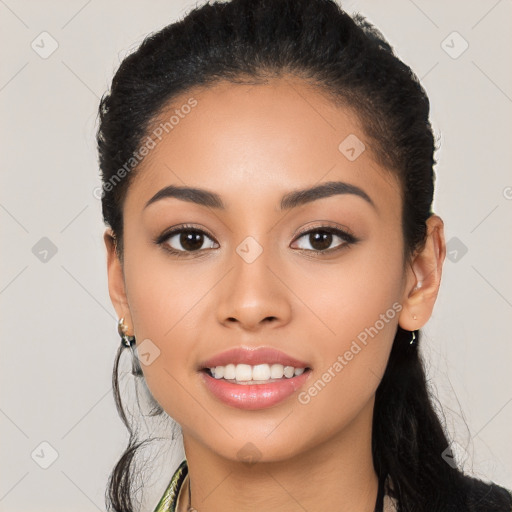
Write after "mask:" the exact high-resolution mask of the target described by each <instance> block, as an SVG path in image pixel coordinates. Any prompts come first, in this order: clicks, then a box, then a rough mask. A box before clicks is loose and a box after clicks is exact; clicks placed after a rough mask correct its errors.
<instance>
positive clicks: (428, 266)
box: [398, 214, 446, 331]
mask: <svg viewBox="0 0 512 512" xmlns="http://www.w3.org/2000/svg"><path fill="white" fill-rule="evenodd" d="M426 224H427V238H426V241H425V244H424V246H423V248H422V249H420V250H419V251H418V252H416V253H415V255H414V257H413V260H412V261H411V262H410V264H409V265H410V269H409V271H408V275H407V279H406V286H405V289H404V295H403V297H402V307H403V309H402V311H401V313H400V317H399V319H398V323H399V325H400V327H402V329H405V330H407V331H414V330H416V329H419V328H420V327H422V326H423V325H425V324H426V323H427V321H428V319H429V318H430V316H431V315H432V310H433V309H434V303H435V301H436V298H437V293H438V291H439V286H440V284H441V273H442V268H443V262H444V258H445V256H446V243H445V239H444V223H443V220H442V219H441V218H440V217H439V216H438V215H434V214H432V215H431V216H430V217H429V218H428V219H427V222H426Z"/></svg>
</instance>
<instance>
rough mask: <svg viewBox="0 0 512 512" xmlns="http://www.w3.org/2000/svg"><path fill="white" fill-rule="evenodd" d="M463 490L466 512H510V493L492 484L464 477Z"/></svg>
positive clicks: (511, 504) (511, 500)
mask: <svg viewBox="0 0 512 512" xmlns="http://www.w3.org/2000/svg"><path fill="white" fill-rule="evenodd" d="M463 490H464V494H465V501H466V507H467V510H468V512H511V511H512V491H510V490H509V489H506V488H505V487H501V486H500V485H498V484H495V483H494V482H485V481H483V480H479V479H478V478H474V477H470V476H468V475H464V476H463Z"/></svg>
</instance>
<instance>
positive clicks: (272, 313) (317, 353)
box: [120, 78, 415, 461]
mask: <svg viewBox="0 0 512 512" xmlns="http://www.w3.org/2000/svg"><path fill="white" fill-rule="evenodd" d="M194 100H195V101H196V102H197V104H196V103H195V102H194ZM185 104H188V105H194V106H193V107H191V108H181V107H180V106H182V105H185ZM173 105H174V106H173V108H172V109H171V110H169V111H168V112H163V113H162V115H161V116H160V119H159V122H160V121H162V123H165V122H166V121H169V119H170V118H171V116H173V115H175V116H177V117H175V118H174V119H173V121H172V128H170V126H171V124H168V125H167V129H166V130H165V129H164V130H163V136H161V140H159V139H158V138H155V140H156V145H155V147H153V148H152V149H150V152H149V154H148V155H147V157H146V158H145V160H144V161H143V163H142V164H141V166H140V167H139V169H138V170H137V173H138V174H137V175H136V177H135V179H134V181H133V182H132V184H131V186H130V188H129V190H128V193H127V196H126V201H125V203H124V210H123V213H124V286H125V293H126V299H127V307H128V308H129V310H128V311H127V312H125V313H124V315H125V318H127V319H128V322H127V323H128V325H130V326H133V333H134V334H135V336H136V339H137V345H138V350H139V354H141V359H142V363H143V364H142V365H141V366H142V369H143V372H144V376H145V378H146V381H147V384H148V387H149V389H150V391H151V393H152V394H153V396H154V397H155V398H156V400H157V401H158V402H159V403H160V404H161V406H162V407H163V408H164V409H165V411H166V412H167V413H168V414H169V415H170V416H171V417H173V418H174V419H175V420H176V421H177V422H178V423H179V424H180V425H181V426H182V429H183V434H184V436H185V439H187V438H188V439H190V440H194V442H195V443H198V444H201V445H202V446H203V447H205V448H207V449H210V450H212V451H213V452H216V453H218V454H220V455H222V456H223V457H226V458H228V459H232V460H235V459H240V458H243V457H245V456H246V455H248V456H250V455H251V454H250V453H244V450H246V451H248V450H249V448H248V446H249V445H247V443H248V442H250V443H252V444H251V449H252V450H254V451H255V452H256V453H257V455H256V456H257V457H258V458H259V459H260V460H262V461H263V460H269V461H270V460H274V461H277V460H285V459H289V458H291V457H293V456H297V455H300V454H301V453H304V452H305V451H306V450H308V449H310V448H312V447H314V446H318V445H319V444H320V443H324V442H325V441H328V440H329V439H333V438H334V437H336V436H339V435H342V433H343V432H344V431H345V430H346V429H349V428H353V427H354V425H356V426H358V428H364V429H369V428H370V426H369V425H370V422H371V414H372V409H373V398H374V394H375V391H376V389H377V387H378V385H379V382H380V379H381V377H382V375H383V372H384V369H385V367H386V364H387V359H388V356H389V352H390V350H391V345H392V342H393V338H394V334H395V332H396V328H397V324H398V321H399V317H400V310H401V307H402V306H401V304H402V301H403V300H404V299H405V298H406V297H407V294H408V293H409V291H410V288H411V287H412V286H413V285H414V283H415V278H414V275H413V274H412V273H410V272H408V271H406V270H404V266H403V260H402V253H403V243H404V241H403V235H402V226H401V199H400V187H399V184H398V181H397V180H396V179H395V177H394V176H393V175H392V174H390V173H389V172H388V171H386V170H385V169H383V168H382V167H380V166H379V165H378V164H377V163H376V160H375V159H374V158H375V155H374V153H373V150H372V143H371V141H370V140H368V139H367V137H366V136H365V133H364V132H363V129H362V127H361V125H360V123H359V122H358V120H357V119H356V117H355V116H354V115H353V114H352V113H350V112H349V111H348V110H346V109H343V108H340V107H335V106H333V105H332V104H331V103H329V102H328V101H327V99H325V97H323V96H321V95H320V94H319V93H318V92H315V91H314V90H313V89H311V88H308V87H307V86H306V85H305V84H304V83H303V82H301V81H299V80H298V79H292V78H288V79H274V80H272V81H270V82H269V83H268V84H265V85H238V84H228V83H221V84H218V85H216V86H214V87H213V88H211V89H210V90H195V91H194V92H193V93H192V92H190V93H187V94H183V95H182V96H181V97H180V98H178V99H176V100H175V101H174V102H173ZM176 109H177V110H178V112H175V110H176ZM177 119H179V120H178V121H177ZM157 125H158V123H157ZM160 131H162V130H160ZM158 133H160V132H158ZM361 143H363V144H364V146H362V145H361ZM327 182H343V183H345V184H348V185H349V186H350V187H353V188H352V189H351V188H350V187H348V188H347V187H346V188H345V193H335V194H332V195H329V196H326V195H324V196H323V197H319V198H316V199H314V200H307V198H308V197H309V196H308V195H307V194H303V195H301V196H299V197H298V199H299V200H298V201H295V203H296V204H292V205H290V204H289V203H290V201H287V203H288V204H285V205H284V206H285V208H281V201H282V200H283V198H287V197H288V198H289V194H291V193H292V192H295V191H297V190H300V189H308V188H311V187H317V186H319V185H322V184H325V183H327ZM171 185H172V186H175V187H193V188H197V189H201V190H205V191H208V192H210V193H214V194H216V195H218V196H219V198H220V199H221V202H222V204H223V206H224V208H219V207H217V206H216V205H214V204H213V203H212V202H210V203H208V204H207V205H206V206H205V205H204V204H203V205H202V204H197V203H196V202H194V201H192V200H189V201H186V200H184V199H178V198H176V197H171V196H167V197H166V196H165V194H164V195H162V196H161V197H160V199H158V198H157V199H155V200H154V201H152V202H151V203H150V204H149V205H147V203H148V202H149V201H150V200H151V199H152V198H154V196H155V194H157V193H158V192H159V191H161V190H163V189H165V188H166V187H169V186H171ZM356 187H357V188H356ZM338 190H339V191H340V190H341V192H342V191H343V189H338ZM356 192H357V193H356ZM188 197H189V198H192V195H188ZM194 197H197V196H194ZM183 224H185V225H187V229H191V228H193V229H194V230H196V232H195V233H194V232H192V233H191V232H187V231H185V232H184V233H182V236H180V233H178V234H174V235H169V236H167V237H166V236H163V237H162V235H166V233H168V232H169V230H170V228H174V227H176V228H178V227H179V226H181V225H183ZM322 228H326V229H329V228H334V229H339V230H341V232H348V233H349V234H350V235H351V236H352V237H353V238H350V237H348V238H346V237H344V235H343V234H342V233H337V232H332V234H329V233H328V232H326V231H325V229H324V230H323V231H322ZM313 229H316V231H313V232H312V233H310V234H305V235H304V234H301V233H304V232H307V231H310V230H313ZM197 231H204V232H205V234H203V235H201V233H197ZM187 233H188V237H187ZM157 239H160V243H159V244H157V243H155V240H157ZM314 249H316V250H317V251H323V253H321V252H320V253H315V252H313V250H314ZM172 250H174V251H176V252H177V253H178V254H179V256H178V254H174V253H172V252H170V251H172ZM406 268H407V267H406ZM120 316H121V315H120ZM237 347H244V348H245V349H247V351H248V352H250V353H251V354H252V353H253V352H252V351H253V350H254V349H259V348H271V349H277V350H279V351H281V352H283V353H284V354H285V355H286V356H288V357H290V358H295V359H296V360H298V361H300V362H302V363H304V364H303V366H305V367H307V368H309V370H306V371H305V372H304V373H303V374H302V375H301V376H298V377H293V379H294V380H293V383H295V387H297V389H295V390H294V386H292V385H291V384H290V382H291V379H289V378H288V377H286V376H285V377H283V378H282V379H280V380H279V381H276V382H274V384H253V385H251V387H250V388H249V387H248V385H247V384H236V383H235V384H229V383H226V381H225V379H223V380H221V379H216V378H214V377H211V376H209V375H207V374H206V372H205V371H204V369H203V367H204V364H203V363H205V362H206V361H208V360H209V359H211V358H212V357H214V356H217V355H218V354H221V353H223V352H225V351H227V350H230V349H233V348H237ZM229 357H231V358H232V359H233V357H232V356H229ZM229 357H228V360H229ZM228 360H226V361H225V362H224V363H223V365H222V366H226V365H227V364H229V361H228ZM240 361H243V359H240ZM248 361H253V362H254V364H256V363H258V364H265V363H268V364H269V369H270V368H271V366H272V365H273V364H278V363H279V361H278V357H277V356H276V355H269V354H268V353H267V354H265V353H263V356H262V359H261V360H260V359H249V360H248ZM283 361H284V362H285V363H286V361H285V360H283ZM235 362H236V361H235V360H233V363H235ZM283 366H286V364H284V365H283ZM244 369H245V370H247V367H242V369H241V370H237V371H239V376H242V377H241V378H243V373H244V371H243V370H244ZM275 369H277V370H279V367H278V366H277V367H275ZM224 371H227V370H226V369H225V370H224ZM258 371H261V372H263V373H262V374H260V375H263V376H264V375H265V372H266V371H267V370H266V368H265V367H264V366H261V367H260V368H259V370H258ZM298 373H300V371H299V372H298ZM256 386H266V388H264V387H258V388H256ZM213 389H216V390H217V391H216V392H214V391H213ZM290 391H291V394H290Z"/></svg>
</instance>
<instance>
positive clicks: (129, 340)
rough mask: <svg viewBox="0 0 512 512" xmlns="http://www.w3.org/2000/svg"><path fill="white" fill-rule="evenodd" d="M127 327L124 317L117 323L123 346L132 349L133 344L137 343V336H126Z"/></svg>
mask: <svg viewBox="0 0 512 512" xmlns="http://www.w3.org/2000/svg"><path fill="white" fill-rule="evenodd" d="M127 329H128V328H127V327H126V325H125V323H124V317H123V318H121V319H120V320H119V322H118V323H117V332H118V333H119V336H121V341H122V343H123V345H125V346H126V347H131V346H132V345H133V343H134V342H135V336H129V335H127V334H126V331H127Z"/></svg>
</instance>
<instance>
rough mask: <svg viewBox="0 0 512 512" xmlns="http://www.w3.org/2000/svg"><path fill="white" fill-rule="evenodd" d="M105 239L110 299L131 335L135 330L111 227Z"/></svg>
mask: <svg viewBox="0 0 512 512" xmlns="http://www.w3.org/2000/svg"><path fill="white" fill-rule="evenodd" d="M103 240H104V241H105V246H106V248H107V275H108V292H109V295H110V300H111V301H112V305H113V306H114V309H115V310H116V313H117V316H118V318H124V323H125V325H126V326H127V332H126V334H129V335H130V334H131V333H130V330H133V323H132V319H131V316H130V308H129V306H128V300H127V298H126V289H125V282H124V274H123V267H122V264H121V261H120V260H119V256H118V254H117V251H116V239H115V237H114V233H113V232H112V230H111V229H110V228H109V229H107V230H106V231H105V233H104V234H103Z"/></svg>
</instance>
